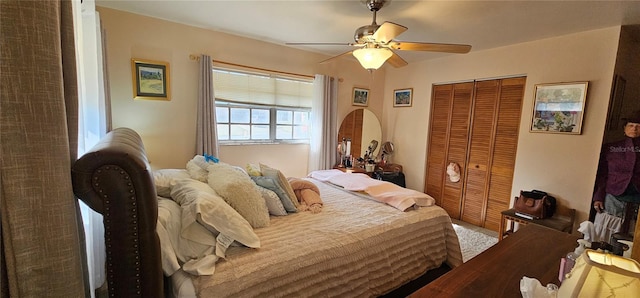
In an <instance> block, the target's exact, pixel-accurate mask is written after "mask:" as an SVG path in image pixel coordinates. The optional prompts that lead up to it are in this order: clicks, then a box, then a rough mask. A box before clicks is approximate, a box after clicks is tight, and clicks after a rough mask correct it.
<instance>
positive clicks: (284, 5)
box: [95, 0, 640, 62]
mask: <svg viewBox="0 0 640 298" xmlns="http://www.w3.org/2000/svg"><path fill="white" fill-rule="evenodd" d="M95 1H96V5H97V6H104V7H109V8H113V9H117V10H124V11H129V12H133V13H137V14H141V15H146V16H152V17H157V18H160V19H165V20H170V21H174V22H178V23H183V24H187V25H192V26H196V27H202V28H207V29H211V30H215V31H221V32H226V33H230V34H235V35H240V36H245V37H249V38H253V39H258V40H262V41H267V42H272V43H276V44H281V45H284V44H285V43H286V42H343V43H349V42H353V34H354V32H355V30H356V29H357V28H358V27H360V26H364V25H369V24H371V22H372V16H373V14H372V13H371V12H370V11H369V10H368V8H367V7H366V6H365V5H364V4H363V2H362V1H361V0H341V1H336V0H315V1H308V0H285V1H269V0H253V1H244V0H239V1H238V0H237V1H218V0H213V1H205V0H197V1H194V0H135V1H123V0H95ZM384 21H391V22H394V23H397V24H400V25H404V26H406V27H408V28H409V30H407V31H406V32H404V33H403V34H401V35H400V36H398V37H397V38H396V40H400V41H415V42H435V43H460V44H469V45H472V47H473V48H472V49H471V51H478V50H484V49H489V48H495V47H500V46H505V45H509V44H515V43H522V42H526V41H531V40H536V39H542V38H548V37H552V36H558V35H564V34H569V33H574V32H579V31H586V30H593V29H598V28H605V27H610V26H618V25H629V24H640V1H584V0H582V1H403V0H391V1H389V3H387V5H386V6H385V7H383V8H382V9H381V10H380V11H379V12H378V16H377V23H378V24H382V23H383V22H384ZM297 48H300V49H305V50H309V51H314V52H319V53H324V54H327V55H338V54H341V53H344V52H346V51H350V50H351V47H349V46H346V45H345V46H313V47H311V46H304V47H303V46H297ZM399 55H400V56H402V57H403V58H404V59H405V60H407V61H409V62H411V61H417V60H423V59H431V58H436V57H440V56H442V55H443V54H437V53H430V52H408V51H401V52H399Z"/></svg>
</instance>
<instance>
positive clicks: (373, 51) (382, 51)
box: [353, 48, 393, 70]
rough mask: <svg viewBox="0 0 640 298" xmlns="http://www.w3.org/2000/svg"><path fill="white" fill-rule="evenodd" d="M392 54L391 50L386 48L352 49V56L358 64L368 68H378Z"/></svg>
mask: <svg viewBox="0 0 640 298" xmlns="http://www.w3.org/2000/svg"><path fill="white" fill-rule="evenodd" d="M392 55H393V52H391V50H389V49H387V48H362V49H357V50H355V51H353V56H354V57H356V59H358V62H360V65H362V67H364V68H365V69H368V70H373V69H378V68H380V67H381V66H382V64H384V62H385V61H387V59H389V58H390V57H391V56H392Z"/></svg>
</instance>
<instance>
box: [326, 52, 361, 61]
mask: <svg viewBox="0 0 640 298" xmlns="http://www.w3.org/2000/svg"><path fill="white" fill-rule="evenodd" d="M351 53H353V51H348V52H345V53H342V54H340V55H338V56H333V57H331V58H329V59H326V60H322V61H320V63H327V62H329V61H332V60H334V59H338V58H340V57H343V56H347V55H351Z"/></svg>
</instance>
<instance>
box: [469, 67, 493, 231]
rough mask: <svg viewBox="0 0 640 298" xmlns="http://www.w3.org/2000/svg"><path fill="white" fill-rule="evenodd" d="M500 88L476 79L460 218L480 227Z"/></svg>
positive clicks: (489, 82) (490, 82) (491, 82)
mask: <svg viewBox="0 0 640 298" xmlns="http://www.w3.org/2000/svg"><path fill="white" fill-rule="evenodd" d="M498 89H499V81H495V80H492V81H482V82H476V93H475V99H474V102H473V115H472V120H471V127H472V128H471V133H470V137H469V158H468V162H467V169H466V172H467V177H466V178H467V179H466V181H465V184H466V189H465V193H464V195H463V198H462V200H463V209H462V217H461V219H462V220H463V221H465V222H468V223H471V224H474V225H477V226H482V225H483V219H484V210H485V199H484V198H485V197H486V192H487V189H486V186H487V184H488V182H489V175H488V169H489V166H490V164H489V163H490V160H491V159H490V157H491V152H492V144H493V131H494V122H495V119H494V117H495V113H496V106H497V103H498Z"/></svg>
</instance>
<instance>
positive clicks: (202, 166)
mask: <svg viewBox="0 0 640 298" xmlns="http://www.w3.org/2000/svg"><path fill="white" fill-rule="evenodd" d="M208 165H209V163H208V162H207V161H206V160H205V159H204V156H202V155H196V156H194V157H193V158H192V159H191V160H189V161H188V162H187V172H188V173H189V176H191V178H193V179H196V180H198V181H202V182H207V179H208V176H209V172H207V166H208Z"/></svg>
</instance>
